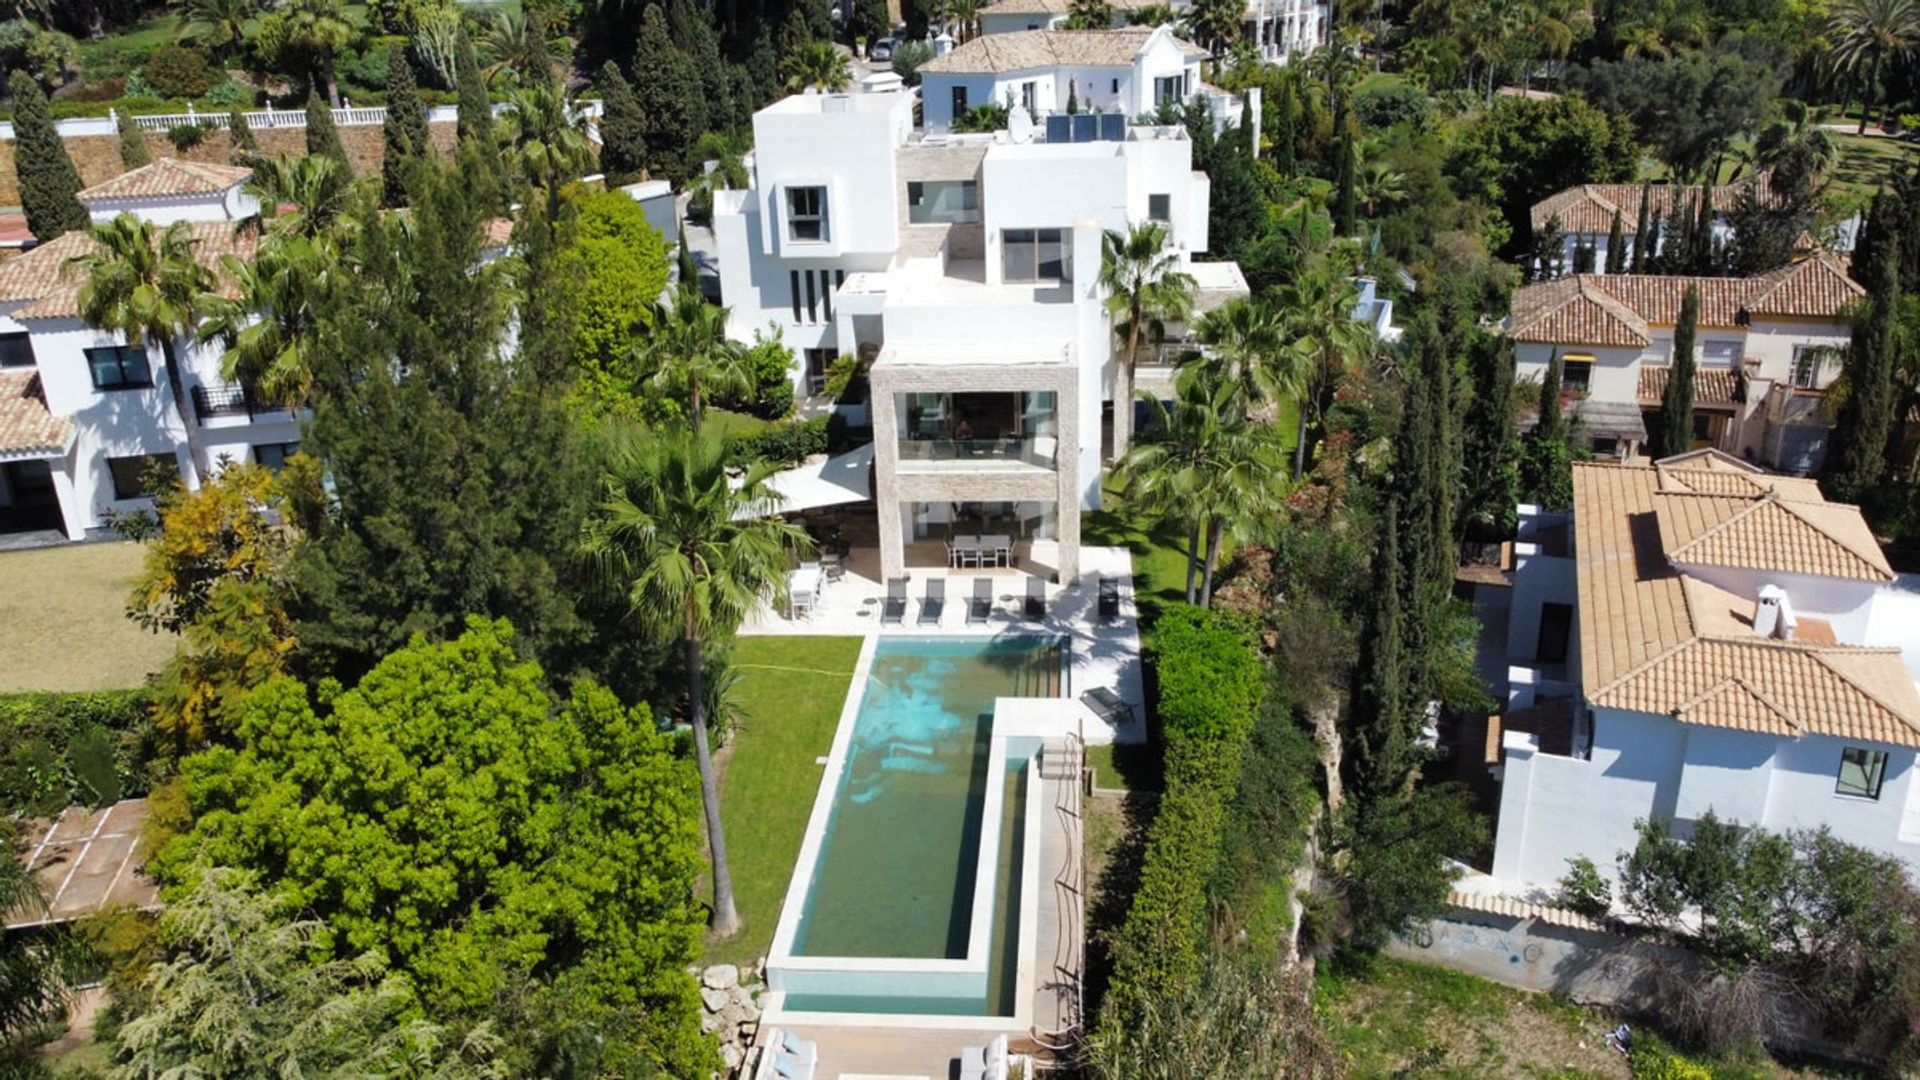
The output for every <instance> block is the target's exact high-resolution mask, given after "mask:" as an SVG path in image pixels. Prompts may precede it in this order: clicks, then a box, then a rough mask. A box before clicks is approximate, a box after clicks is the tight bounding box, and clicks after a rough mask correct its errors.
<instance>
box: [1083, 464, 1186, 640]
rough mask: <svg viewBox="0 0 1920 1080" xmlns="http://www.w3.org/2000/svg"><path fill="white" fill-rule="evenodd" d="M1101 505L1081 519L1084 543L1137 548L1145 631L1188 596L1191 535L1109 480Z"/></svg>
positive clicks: (1136, 589) (1135, 565)
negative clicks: (1137, 505) (1136, 503)
mask: <svg viewBox="0 0 1920 1080" xmlns="http://www.w3.org/2000/svg"><path fill="white" fill-rule="evenodd" d="M1101 504H1102V508H1101V509H1100V510H1097V511H1095V512H1093V513H1091V514H1087V515H1085V516H1083V517H1082V518H1081V519H1080V542H1081V543H1083V544H1089V545H1093V546H1096V547H1124V548H1127V549H1128V550H1130V551H1132V552H1133V577H1134V601H1135V602H1136V603H1137V604H1139V606H1140V622H1141V632H1142V633H1145V632H1146V631H1147V629H1148V628H1149V627H1150V626H1152V624H1153V620H1154V619H1155V618H1157V617H1158V616H1159V614H1160V612H1161V610H1163V609H1164V608H1165V607H1166V606H1167V605H1168V604H1173V603H1178V602H1180V601H1181V600H1184V599H1185V598H1186V589H1187V538H1186V537H1185V536H1183V535H1181V534H1180V529H1179V526H1177V525H1173V524H1170V523H1166V522H1156V521H1154V520H1153V519H1152V518H1149V517H1147V516H1146V515H1144V514H1140V513H1136V512H1135V511H1134V509H1133V507H1131V506H1129V505H1128V504H1127V501H1126V499H1125V497H1124V496H1122V495H1121V494H1120V489H1119V487H1118V485H1117V484H1116V483H1115V482H1112V481H1110V482H1109V483H1108V484H1107V487H1106V490H1105V492H1104V493H1103V494H1102V496H1101Z"/></svg>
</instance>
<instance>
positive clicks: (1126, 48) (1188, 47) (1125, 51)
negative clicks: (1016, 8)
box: [920, 26, 1207, 75]
mask: <svg viewBox="0 0 1920 1080" xmlns="http://www.w3.org/2000/svg"><path fill="white" fill-rule="evenodd" d="M1157 32H1158V31H1157V29H1156V28H1154V27H1150V26H1129V27H1125V28H1123V29H1119V30H1016V31H1014V32H1013V33H1010V34H982V35H980V36H979V37H977V38H974V39H973V40H972V41H969V42H967V43H966V44H965V45H961V46H959V47H958V48H956V49H954V50H953V51H952V52H950V53H948V54H947V55H945V56H936V57H934V58H933V59H931V60H929V61H927V62H926V63H924V64H922V65H920V71H921V73H922V74H935V75H942V74H944V75H989V74H998V73H1000V72H1006V71H1027V70H1030V69H1033V68H1050V67H1129V66H1131V65H1132V64H1133V58H1134V57H1136V56H1138V55H1140V50H1141V49H1143V48H1145V47H1146V44H1147V39H1148V38H1150V37H1152V36H1153V35H1154V34H1155V33H1157ZM1173 40H1174V44H1176V45H1178V46H1179V47H1180V51H1181V54H1182V55H1185V56H1189V57H1204V56H1206V55H1207V51H1206V50H1205V49H1202V48H1201V47H1200V46H1198V45H1195V44H1193V43H1192V42H1190V41H1183V40H1181V39H1179V38H1174V39H1173Z"/></svg>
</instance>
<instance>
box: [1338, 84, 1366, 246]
mask: <svg viewBox="0 0 1920 1080" xmlns="http://www.w3.org/2000/svg"><path fill="white" fill-rule="evenodd" d="M1353 129H1354V123H1353V118H1352V117H1351V116H1348V115H1347V106H1346V99H1345V98H1344V97H1343V98H1342V99H1341V102H1340V107H1339V108H1338V109H1336V110H1335V112H1334V130H1335V131H1336V132H1338V133H1339V136H1340V147H1339V149H1338V150H1336V151H1335V153H1337V154H1338V155H1339V157H1338V160H1337V162H1336V167H1335V172H1334V177H1333V185H1334V195H1333V208H1334V209H1333V224H1334V232H1336V233H1338V234H1339V235H1341V236H1352V235H1354V234H1355V233H1357V232H1359V231H1360V201H1359V192H1358V191H1357V190H1355V186H1354V175H1353V174H1354V171H1355V170H1356V169H1357V168H1358V166H1359V163H1358V160H1357V157H1356V155H1357V154H1358V151H1357V150H1356V149H1355V147H1354V131H1353Z"/></svg>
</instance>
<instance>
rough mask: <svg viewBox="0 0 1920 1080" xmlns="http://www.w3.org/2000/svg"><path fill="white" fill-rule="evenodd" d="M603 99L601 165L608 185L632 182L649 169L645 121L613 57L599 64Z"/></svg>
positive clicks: (601, 98)
mask: <svg viewBox="0 0 1920 1080" xmlns="http://www.w3.org/2000/svg"><path fill="white" fill-rule="evenodd" d="M600 100H601V103H602V104H601V113H600V168H601V169H602V171H604V172H605V173H606V174H607V183H609V184H614V185H619V184H626V183H631V182H632V181H633V180H635V179H637V178H638V177H639V176H640V175H641V174H642V173H643V172H645V171H646V168H647V133H646V121H645V119H644V118H643V117H642V116H641V115H640V103H639V102H637V101H635V100H634V99H633V87H631V86H629V85H627V80H626V79H625V78H624V77H622V76H621V74H620V68H619V67H618V66H617V65H615V64H614V62H613V61H611V60H609V61H607V62H606V63H605V64H603V65H601V67H600Z"/></svg>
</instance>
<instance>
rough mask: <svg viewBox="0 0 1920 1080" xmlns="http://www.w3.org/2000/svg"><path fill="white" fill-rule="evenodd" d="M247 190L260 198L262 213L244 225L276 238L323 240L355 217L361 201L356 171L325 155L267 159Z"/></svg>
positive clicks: (246, 228) (255, 173)
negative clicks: (358, 198)
mask: <svg viewBox="0 0 1920 1080" xmlns="http://www.w3.org/2000/svg"><path fill="white" fill-rule="evenodd" d="M245 191H246V193H247V194H249V195H251V196H253V197H254V198H256V199H258V200H259V201H260V213H258V214H256V215H253V216H251V217H247V218H243V219H241V221H240V226H239V227H240V228H241V229H245V230H249V231H255V232H260V231H264V232H266V233H268V234H269V235H270V236H274V237H281V236H297V237H300V238H302V239H305V240H312V241H321V240H327V239H330V238H332V237H333V235H334V232H335V227H336V226H338V225H342V224H344V223H345V222H347V221H349V220H350V217H351V211H352V210H353V207H354V204H355V191H354V181H353V174H352V173H350V172H348V171H347V170H346V169H345V168H343V167H342V166H341V164H340V163H339V162H338V161H336V160H334V159H333V158H331V157H328V156H327V155H325V154H308V155H306V156H305V157H298V158H293V159H291V160H289V159H287V158H263V159H262V160H260V161H259V162H258V163H257V164H256V165H255V167H254V170H253V179H251V180H249V181H247V185H246V188H245Z"/></svg>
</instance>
